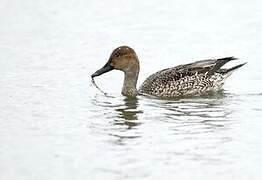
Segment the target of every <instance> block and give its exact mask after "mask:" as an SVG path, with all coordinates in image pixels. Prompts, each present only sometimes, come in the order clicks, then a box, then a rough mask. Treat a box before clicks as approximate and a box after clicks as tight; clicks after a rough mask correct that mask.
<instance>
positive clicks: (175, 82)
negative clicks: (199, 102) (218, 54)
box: [91, 46, 245, 98]
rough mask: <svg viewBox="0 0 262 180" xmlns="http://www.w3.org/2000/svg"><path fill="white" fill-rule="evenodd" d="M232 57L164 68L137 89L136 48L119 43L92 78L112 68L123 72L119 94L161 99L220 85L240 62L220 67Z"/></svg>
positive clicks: (137, 67)
mask: <svg viewBox="0 0 262 180" xmlns="http://www.w3.org/2000/svg"><path fill="white" fill-rule="evenodd" d="M235 59H236V58H234V57H225V58H221V59H209V60H201V61H196V62H193V63H189V64H183V65H178V66H176V67H172V68H167V69H163V70H161V71H158V72H156V73H154V74H152V75H151V76H149V77H148V78H147V79H146V80H145V81H144V82H143V83H142V85H141V86H140V88H139V89H138V90H137V88H136V85H137V79H138V74H139V70H140V67H139V60H138V57H137V55H136V53H135V51H134V50H133V49H132V48H130V47H128V46H120V47H118V48H116V49H115V50H113V52H112V54H111V55H110V57H109V60H108V62H107V63H106V64H105V65H104V66H103V67H102V68H101V69H99V70H97V71H96V72H95V73H94V74H92V76H91V77H92V79H93V78H94V77H96V76H100V75H101V74H103V73H106V72H108V71H111V70H113V69H116V70H120V71H123V72H124V74H125V78H124V84H123V88H122V95H124V96H136V95H138V94H143V95H152V96H156V97H161V98H174V97H178V96H188V95H201V94H204V93H207V92H209V91H218V90H220V89H221V88H222V86H223V84H224V81H225V79H226V78H227V77H228V76H230V75H231V74H232V72H233V71H234V70H237V69H238V68H240V67H241V66H243V65H244V64H245V63H243V64H239V65H237V66H234V67H232V68H229V69H221V67H222V66H223V65H224V64H226V63H227V62H229V61H231V60H235Z"/></svg>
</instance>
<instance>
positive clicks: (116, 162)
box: [0, 0, 262, 180]
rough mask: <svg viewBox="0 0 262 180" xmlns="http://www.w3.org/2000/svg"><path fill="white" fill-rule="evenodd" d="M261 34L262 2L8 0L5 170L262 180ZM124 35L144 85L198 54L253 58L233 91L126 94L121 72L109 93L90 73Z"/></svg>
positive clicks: (2, 128)
mask: <svg viewBox="0 0 262 180" xmlns="http://www.w3.org/2000/svg"><path fill="white" fill-rule="evenodd" d="M261 32H262V11H261V2H260V1H252V0H251V1H241V0H240V1H226V0H222V1H210V0H203V1H200V0H196V1H192V2H186V1H182V0H181V1H180V0H176V1H160V0H159V1H158V0H156V1H148V2H142V1H138V0H133V1H120V0H112V1H105V2H102V1H95V0H93V1H92V0H89V1H84V0H82V1H81V0H79V1H64V0H58V1H51V0H47V1H33V0H27V1H18V0H13V1H7V0H2V1H1V6H0V99H1V101H0V144H1V145H0V179H3V180H14V179H19V180H20V179H25V180H31V179H32V180H33V179H39V180H44V179H48V180H52V179H108V180H116V179H132V180H133V179H150V180H151V179H160V178H161V179H174V178H175V179H241V180H242V179H243V180H244V179H248V180H251V179H261V177H262V174H261V170H262V168H261V167H262V154H261V152H262V143H261V137H262V131H261V127H262V123H261V117H262V108H261V107H262V106H261V105H262V101H261V100H262V88H261V83H262V78H261V75H262V74H261V72H262V68H261V67H262V66H261V65H262V64H261V47H262V36H261V35H262V34H261ZM123 44H126V45H129V46H131V47H133V48H134V49H135V50H136V52H137V54H138V56H139V58H140V64H141V72H140V76H139V84H141V83H142V81H143V80H144V79H145V78H146V77H147V76H149V75H150V74H151V73H154V72H155V71H158V70H160V69H163V68H166V67H172V66H175V65H178V64H182V63H188V62H192V61H194V60H200V59H205V58H217V57H223V56H232V55H234V56H236V57H239V58H240V62H248V64H247V65H245V66H244V67H242V68H241V69H240V70H239V71H237V72H236V73H234V74H233V75H232V77H230V78H229V79H228V80H227V83H226V84H225V87H224V91H223V92H222V93H219V94H216V95H213V96H207V97H196V98H186V99H178V100H159V99H154V98H149V97H143V96H139V97H138V98H137V99H133V100H129V99H126V98H125V97H123V96H121V94H120V91H121V86H122V80H123V74H122V73H121V72H118V71H112V72H110V73H107V74H105V75H103V76H100V77H98V78H97V79H96V82H97V84H98V85H99V87H101V88H102V89H103V90H104V91H106V92H107V93H109V94H110V95H111V96H112V97H105V96H103V94H101V93H100V92H99V91H98V90H97V89H96V88H95V87H93V86H91V78H90V75H91V74H92V73H93V72H94V71H96V70H97V69H98V68H100V67H102V65H104V63H105V62H106V61H107V59H108V57H109V54H110V53H111V51H112V49H113V48H115V47H117V46H119V45H123ZM236 63H237V62H236ZM236 63H232V64H231V65H234V64H236Z"/></svg>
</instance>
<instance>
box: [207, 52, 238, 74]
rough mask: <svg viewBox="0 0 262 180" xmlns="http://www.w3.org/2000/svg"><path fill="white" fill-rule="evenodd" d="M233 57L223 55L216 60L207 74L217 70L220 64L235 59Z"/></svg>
mask: <svg viewBox="0 0 262 180" xmlns="http://www.w3.org/2000/svg"><path fill="white" fill-rule="evenodd" d="M236 59H237V58H235V57H233V56H232V57H225V58H221V59H217V60H216V65H215V66H214V67H213V68H212V69H211V70H210V71H209V72H208V73H207V74H208V75H211V74H214V73H215V72H216V71H217V70H219V69H220V68H221V67H222V66H224V65H225V64H226V63H228V62H229V61H232V60H236Z"/></svg>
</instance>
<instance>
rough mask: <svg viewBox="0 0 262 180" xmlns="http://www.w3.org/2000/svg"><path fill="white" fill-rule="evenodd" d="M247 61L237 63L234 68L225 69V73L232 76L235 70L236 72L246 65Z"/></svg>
mask: <svg viewBox="0 0 262 180" xmlns="http://www.w3.org/2000/svg"><path fill="white" fill-rule="evenodd" d="M246 63H247V62H245V63H242V64H239V65H236V66H234V67H232V68H229V69H223V73H222V74H224V75H225V76H226V77H228V76H230V75H231V74H232V73H233V72H235V71H236V70H238V69H239V68H240V67H242V66H244V65H245V64H246Z"/></svg>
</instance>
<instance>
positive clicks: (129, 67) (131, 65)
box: [91, 46, 139, 96]
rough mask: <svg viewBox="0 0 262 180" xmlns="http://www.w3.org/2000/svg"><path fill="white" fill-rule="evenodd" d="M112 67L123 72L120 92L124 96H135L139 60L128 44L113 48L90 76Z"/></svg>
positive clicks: (97, 74) (98, 74) (109, 69)
mask: <svg viewBox="0 0 262 180" xmlns="http://www.w3.org/2000/svg"><path fill="white" fill-rule="evenodd" d="M113 69H116V70H120V71H123V72H124V73H125V80H124V85H123V88H122V94H123V95H126V96H135V95H136V94H137V90H136V83H137V78H138V73H139V60H138V57H137V55H136V53H135V51H134V50H133V49H132V48H130V47H128V46H120V47H118V48H116V49H114V50H113V52H112V53H111V55H110V57H109V60H108V61H107V63H106V64H105V65H104V66H103V67H102V68H101V69H99V70H97V71H96V72H95V73H94V74H92V75H91V77H92V78H94V77H96V76H100V75H102V74H104V73H106V72H109V71H111V70H113Z"/></svg>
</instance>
